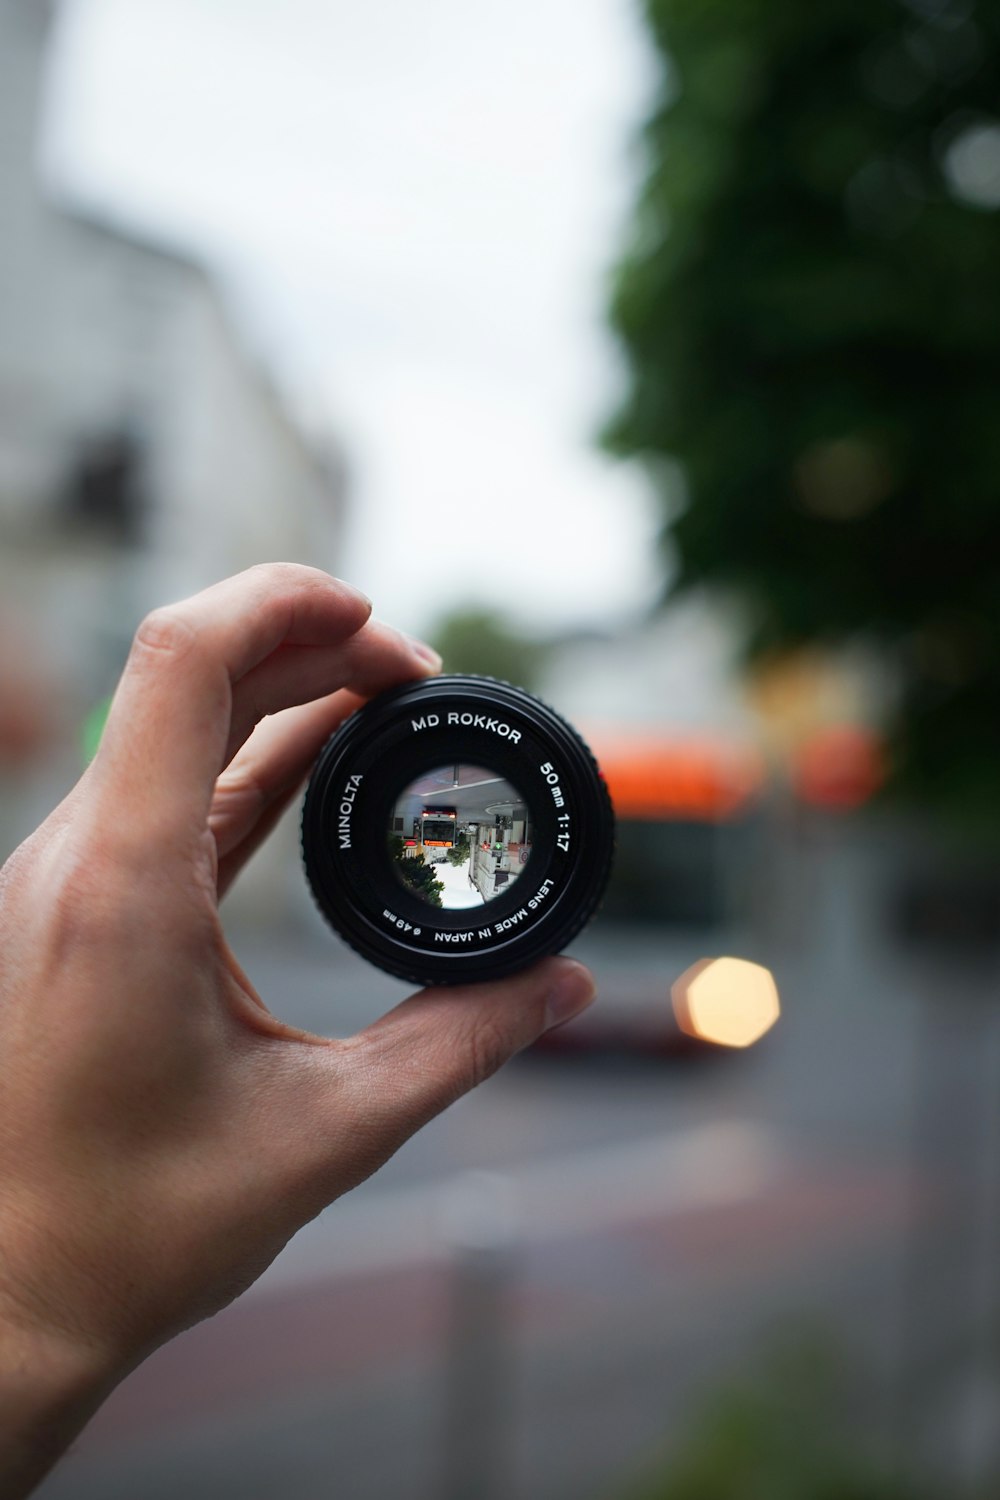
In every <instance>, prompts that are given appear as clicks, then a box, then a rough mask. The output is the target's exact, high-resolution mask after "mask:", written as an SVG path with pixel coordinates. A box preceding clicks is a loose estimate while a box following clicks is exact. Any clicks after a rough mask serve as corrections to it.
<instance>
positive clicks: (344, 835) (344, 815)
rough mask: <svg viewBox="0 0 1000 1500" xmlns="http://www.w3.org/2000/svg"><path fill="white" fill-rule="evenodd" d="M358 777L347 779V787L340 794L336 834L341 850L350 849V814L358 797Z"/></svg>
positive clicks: (359, 783)
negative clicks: (337, 834)
mask: <svg viewBox="0 0 1000 1500" xmlns="http://www.w3.org/2000/svg"><path fill="white" fill-rule="evenodd" d="M361 779H362V778H361V777H360V776H350V777H348V781H347V785H346V786H345V787H344V790H343V791H342V792H341V794H340V807H339V808H338V809H337V811H338V814H339V816H338V821H337V832H338V833H339V835H340V847H341V849H349V848H350V847H351V813H352V812H353V811H354V799H355V797H356V796H357V795H358V787H359V786H360V785H361Z"/></svg>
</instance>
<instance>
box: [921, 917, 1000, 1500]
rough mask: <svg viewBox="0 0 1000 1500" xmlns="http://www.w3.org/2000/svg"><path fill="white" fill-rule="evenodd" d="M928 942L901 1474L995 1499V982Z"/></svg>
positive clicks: (967, 960) (999, 1150) (986, 969)
mask: <svg viewBox="0 0 1000 1500" xmlns="http://www.w3.org/2000/svg"><path fill="white" fill-rule="evenodd" d="M923 936H924V940H925V946H924V951H923V952H922V953H921V954H920V957H921V958H922V959H923V960H924V962H923V964H922V966H921V978H920V980H919V981H918V984H919V990H918V993H917V995H916V998H915V1004H916V1007H917V1015H916V1018H915V1023H914V1034H915V1046H914V1056H913V1065H912V1067H913V1071H912V1094H911V1097H912V1115H911V1148H910V1152H911V1168H910V1184H911V1186H910V1192H911V1211H910V1215H909V1223H908V1229H907V1238H906V1243H905V1245H904V1249H903V1265H902V1271H901V1308H900V1315H901V1323H900V1340H899V1375H898V1386H897V1398H898V1423H897V1444H898V1452H899V1462H900V1469H901V1470H902V1471H907V1470H909V1471H910V1472H912V1471H913V1469H914V1467H915V1466H916V1467H918V1468H919V1470H921V1471H923V1472H926V1473H928V1474H930V1475H937V1476H938V1477H939V1478H940V1479H941V1480H942V1481H943V1482H947V1483H948V1484H949V1486H950V1492H951V1493H953V1494H955V1495H970V1496H971V1495H979V1494H982V1493H986V1492H987V1491H985V1490H984V1489H983V1485H984V1483H987V1484H988V1483H989V1481H990V1479H995V1478H996V1477H997V1465H998V1460H1000V1453H998V1445H997V1434H996V1420H995V1413H996V1404H995V1398H996V1396H997V1390H998V1373H1000V1372H998V1369H997V1334H998V1321H997V1320H998V1313H1000V1306H998V1275H997V1264H996V1259H997V1232H998V1227H1000V1197H998V1186H997V1181H996V1176H995V1174H996V1172H997V1170H998V1168H1000V1110H998V1104H997V1094H998V1088H997V1083H998V1075H997V1067H998V1066H1000V1025H998V1023H997V1020H996V1015H995V1010H996V1003H997V976H996V969H995V964H993V963H989V962H987V963H985V964H984V963H983V962H982V959H983V955H982V954H981V953H980V954H974V955H969V954H966V955H963V957H964V962H962V961H961V959H959V958H958V955H955V956H954V957H953V959H952V961H951V962H948V961H947V957H946V954H945V953H944V952H942V951H938V952H937V953H935V952H933V949H934V948H935V947H936V946H937V943H936V942H935V939H938V940H940V937H941V934H935V933H934V932H933V931H932V930H925V932H924V934H923ZM928 949H930V950H931V951H930V952H928V951H927V950H928ZM977 959H978V960H979V961H978V962H977ZM956 1148H957V1149H956ZM946 1153H947V1154H946ZM956 1158H957V1160H956ZM928 1180H929V1182H930V1191H931V1194H932V1195H933V1199H934V1201H933V1202H931V1203H928V1202H927V1201H926V1192H927V1183H928ZM987 1409H988V1419H987V1420H984V1412H986V1411H987Z"/></svg>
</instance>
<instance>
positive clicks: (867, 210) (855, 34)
mask: <svg viewBox="0 0 1000 1500" xmlns="http://www.w3.org/2000/svg"><path fill="white" fill-rule="evenodd" d="M645 12H646V18H647V21H648V25H649V28H650V31H651V34H652V37H653V40H654V43H655V45H656V47H657V48H658V50H659V52H660V54H661V57H662V62H663V74H662V77H663V82H662V88H661V93H660V99H659V101H658V103H657V106H656V108H655V110H654V112H653V114H652V117H651V118H650V120H649V121H648V124H647V126H646V130H645V135H644V150H645V160H646V163H647V172H646V179H645V185H644V188H643V190H642V194H641V200H640V202H639V204H638V206H637V209H636V214H635V225H634V236H633V244H632V248H631V250H630V252H629V253H628V254H627V256H626V257H625V259H624V262H623V264H622V266H621V267H620V271H619V274H618V277H617V283H616V289H615V292H614V297H613V307H612V320H613V323H614V326H615V328H616V330H617V332H618V335H619V336H620V339H621V341H622V344H623V346H624V349H625V352H626V355H627V359H628V362H629V367H630V371H631V379H630V387H629V391H628V394H627V396H626V399H625V401H624V403H623V405H622V408H621V410H620V411H619V412H618V414H617V416H616V418H615V419H614V420H613V421H612V423H611V424H610V425H609V428H608V430H607V433H606V440H607V442H608V444H609V445H610V446H611V447H612V448H613V449H615V450H616V451H618V452H619V453H622V454H628V455H638V456H641V457H642V458H644V459H645V460H647V461H648V462H649V465H650V470H651V473H652V474H653V476H654V479H656V481H657V482H658V484H659V486H660V489H661V493H662V497H663V502H664V508H665V516H666V521H667V527H666V532H665V540H666V542H667V546H668V550H669V553H670V556H671V558H672V559H673V561H674V563H675V566H676V570H677V586H678V587H680V588H689V587H692V586H705V585H707V586H710V587H714V588H720V589H722V590H724V591H726V592H728V593H729V594H731V595H733V596H735V597H736V598H738V599H740V600H741V601H742V602H743V604H744V605H745V606H746V610H747V618H748V620H749V622H750V623H749V631H748V635H749V640H748V645H749V649H750V650H751V652H753V651H759V650H765V649H773V648H777V649H782V648H785V647H789V646H795V645H798V644H800V643H803V642H807V641H809V642H820V643H830V644H839V643H843V642H848V641H850V642H854V641H857V640H865V639H867V640H869V641H871V642H873V643H875V644H876V645H877V646H878V647H879V648H880V649H881V650H882V651H883V652H884V653H885V654H886V656H887V658H888V659H889V660H890V661H891V662H892V663H893V664H894V665H895V667H896V669H897V672H898V676H899V681H900V688H901V692H900V703H899V711H898V718H897V722H896V725H895V744H894V751H895V772H896V784H897V786H898V788H899V789H900V790H901V791H904V792H906V793H907V794H908V795H909V796H911V797H912V798H915V799H917V800H918V801H922V802H923V803H924V804H926V805H934V804H938V805H944V806H947V807H949V808H952V809H954V808H956V807H959V808H964V809H968V810H970V811H973V812H974V813H975V815H977V816H981V815H982V814H983V813H984V812H992V813H993V814H995V815H996V816H997V817H1000V712H998V704H1000V609H998V608H997V603H996V601H997V598H998V596H1000V418H998V413H1000V275H998V273H997V267H998V266H1000V211H998V209H1000V121H998V120H997V114H998V110H1000V0H977V4H976V6H975V8H974V9H973V7H972V6H970V5H967V4H965V3H964V0H963V3H960V0H933V3H931V0H908V3H904V0H827V3H825V4H823V5H790V4H788V3H787V0H645ZM664 459H669V460H671V461H672V462H670V463H664V461H663V460H664ZM678 475H679V476H680V479H679V478H678Z"/></svg>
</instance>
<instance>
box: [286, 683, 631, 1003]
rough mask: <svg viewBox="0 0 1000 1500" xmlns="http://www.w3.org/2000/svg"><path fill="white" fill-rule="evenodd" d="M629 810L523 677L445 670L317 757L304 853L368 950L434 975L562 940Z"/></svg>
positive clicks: (335, 914)
mask: <svg viewBox="0 0 1000 1500" xmlns="http://www.w3.org/2000/svg"><path fill="white" fill-rule="evenodd" d="M613 847H614V815H613V813H612V810H611V801H610V798H609V797H608V793H607V788H606V787H605V785H604V781H603V780H602V778H601V775H600V773H599V771H598V769H597V766H596V765H595V763H594V759H593V757H592V755H591V754H590V751H589V750H588V749H587V746H586V745H585V744H584V742H583V740H582V739H581V738H580V736H579V735H578V734H577V733H576V731H575V730H574V729H572V728H571V727H570V726H569V725H568V724H567V723H566V721H565V720H564V719H561V718H560V717H559V715H558V714H556V713H554V712H553V710H552V709H550V708H548V707H547V706H546V705H545V704H544V703H540V702H539V700H538V699H537V698H534V697H532V696H531V694H530V693H526V692H524V691H523V689H521V688H516V687H511V686H510V685H509V684H508V683H504V682H495V681H493V680H492V679H491V678H487V677H435V678H432V679H430V680H429V681H423V682H418V683H409V684H406V685H404V686H403V687H399V688H393V689H392V690H391V691H389V692H387V693H383V694H382V695H381V696H380V697H378V698H375V699H373V700H372V702H371V703H368V704H366V705H365V707H364V708H362V709H359V711H358V712H357V713H356V714H354V715H353V716H352V717H351V718H350V719H348V720H347V722H346V723H344V724H343V725H341V727H340V729H338V730H337V732H336V734H334V735H333V736H332V738H331V739H330V740H329V741H328V742H327V744H326V746H325V747H324V749H323V751H322V753H321V754H320V757H319V759H318V760H317V762H316V765H315V767H314V769H313V773H312V777H311V779H310V782H309V787H308V789H307V791H306V798H305V804H304V806H303V810H302V855H303V859H304V861H305V868H306V874H307V876H308V878H309V884H310V886H311V887H312V891H313V895H314V896H315V898H316V903H317V905H318V906H319V908H320V910H321V911H322V912H323V914H324V916H325V917H326V918H327V920H328V921H329V922H330V924H331V926H332V927H334V928H335V929H336V931H337V932H339V933H340V934H341V936H342V937H343V938H345V939H346V941H347V942H348V943H350V944H351V946H352V947H353V948H356V949H357V951H358V952H359V953H361V954H362V955H363V956H364V957H365V958H367V959H370V960H371V962H372V963H374V964H377V965H378V966H379V968H382V969H385V970H387V971H388V973H390V974H395V975H396V976H398V977H399V978H401V979H409V980H412V981H414V982H415V983H419V984H459V983H463V982H466V981H471V980H476V979H495V978H500V977H501V976H502V975H504V974H511V973H513V972H514V971H515V970H516V969H520V968H524V967H525V966H526V965H527V964H530V963H533V962H534V961H535V960H536V959H539V958H542V957H544V956H545V955H546V954H549V953H558V952H559V951H560V950H561V949H563V948H564V947H565V946H566V945H567V943H569V942H570V941H571V939H572V938H574V937H575V936H576V934H577V933H578V932H579V931H580V929H581V928H582V927H583V926H584V924H585V923H586V922H587V921H588V920H589V919H590V917H591V916H592V915H593V913H594V910H595V908H596V907H597V904H598V902H599V901H600V899H601V896H602V894H603V892H604V887H605V885H606V884H607V879H608V875H609V873H610V869H611V856H612V850H613Z"/></svg>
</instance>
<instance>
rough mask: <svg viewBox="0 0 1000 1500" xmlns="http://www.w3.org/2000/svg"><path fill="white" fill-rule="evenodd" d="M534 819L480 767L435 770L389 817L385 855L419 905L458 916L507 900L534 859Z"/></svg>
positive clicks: (513, 791)
mask: <svg viewBox="0 0 1000 1500" xmlns="http://www.w3.org/2000/svg"><path fill="white" fill-rule="evenodd" d="M531 825H532V816H531V810H530V808H529V807H528V805H527V803H526V801H525V799H524V797H523V796H522V794H521V793H520V792H519V791H518V789H517V788H516V787H515V786H513V785H512V784H511V782H509V781H507V780H505V779H504V777H502V776H498V775H497V773H496V771H491V770H489V769H488V768H487V767H485V766H471V765H465V764H459V765H450V766H438V767H436V768H435V769H434V770H431V771H427V772H425V773H424V774H423V775H422V776H418V777H417V778H416V779H415V780H414V781H411V782H409V783H408V785H406V786H405V787H403V789H402V791H401V792H400V793H399V795H398V796H397V797H396V800H395V802H394V803H393V804H392V807H391V809H390V812H389V828H388V837H389V854H390V858H391V860H392V863H393V867H394V869H395V871H396V874H397V876H398V878H399V879H400V880H401V881H402V883H403V884H404V885H405V886H406V887H407V889H408V890H410V891H411V892H412V894H413V895H415V896H418V897H419V898H420V900H421V901H426V902H427V903H428V904H429V905H431V906H442V907H447V908H449V909H451V910H455V909H457V908H459V907H465V906H485V904H486V903H487V902H488V901H492V900H493V899H494V897H496V896H500V895H503V894H505V893H506V892H507V891H509V890H510V888H511V886H512V885H513V884H514V882H515V881H516V880H517V879H518V877H519V876H520V875H521V874H522V872H523V871H524V869H525V867H526V865H527V863H528V859H529V858H530V855H531V835H532V826H531Z"/></svg>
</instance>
